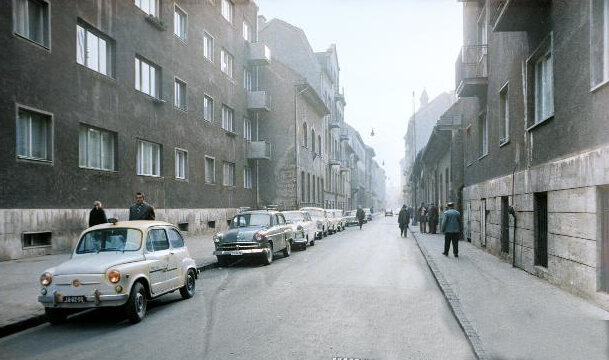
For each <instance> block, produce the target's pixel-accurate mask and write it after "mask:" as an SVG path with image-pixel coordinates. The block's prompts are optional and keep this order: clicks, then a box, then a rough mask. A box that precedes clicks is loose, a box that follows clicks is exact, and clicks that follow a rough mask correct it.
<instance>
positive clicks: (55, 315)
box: [44, 307, 69, 325]
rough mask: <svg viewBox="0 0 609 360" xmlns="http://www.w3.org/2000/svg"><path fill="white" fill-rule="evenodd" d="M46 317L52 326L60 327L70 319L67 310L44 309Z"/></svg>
mask: <svg viewBox="0 0 609 360" xmlns="http://www.w3.org/2000/svg"><path fill="white" fill-rule="evenodd" d="M44 315H45V316H46V317H47V320H48V321H49V322H50V323H51V325H60V324H63V323H65V322H66V320H67V319H68V315H69V313H68V311H67V310H66V309H54V308H47V307H45V308H44Z"/></svg>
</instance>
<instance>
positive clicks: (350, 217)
mask: <svg viewBox="0 0 609 360" xmlns="http://www.w3.org/2000/svg"><path fill="white" fill-rule="evenodd" d="M355 213H356V210H351V211H347V212H346V213H345V216H344V219H345V227H347V226H357V225H359V223H358V222H357V217H356V216H355Z"/></svg>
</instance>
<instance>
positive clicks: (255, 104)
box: [247, 91, 271, 111]
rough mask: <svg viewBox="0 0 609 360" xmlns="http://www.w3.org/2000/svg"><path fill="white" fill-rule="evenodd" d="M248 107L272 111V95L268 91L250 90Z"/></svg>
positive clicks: (253, 109)
mask: <svg viewBox="0 0 609 360" xmlns="http://www.w3.org/2000/svg"><path fill="white" fill-rule="evenodd" d="M247 109H248V110H251V111H259V110H262V111H271V95H269V93H267V92H266V91H250V92H248V93H247Z"/></svg>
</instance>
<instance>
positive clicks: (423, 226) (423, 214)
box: [417, 202, 427, 233]
mask: <svg viewBox="0 0 609 360" xmlns="http://www.w3.org/2000/svg"><path fill="white" fill-rule="evenodd" d="M417 216H418V217H419V230H420V231H421V232H422V233H426V232H427V207H426V206H425V203H424V202H422V203H421V206H420V207H419V209H418V210H417Z"/></svg>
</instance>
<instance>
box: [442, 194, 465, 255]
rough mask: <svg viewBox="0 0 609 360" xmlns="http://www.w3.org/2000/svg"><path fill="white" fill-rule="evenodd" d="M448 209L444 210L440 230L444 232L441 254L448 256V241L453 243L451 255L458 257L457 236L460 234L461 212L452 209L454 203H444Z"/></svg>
mask: <svg viewBox="0 0 609 360" xmlns="http://www.w3.org/2000/svg"><path fill="white" fill-rule="evenodd" d="M446 206H447V207H448V209H447V210H446V211H445V212H444V220H443V221H442V232H443V233H444V252H443V253H442V255H444V256H448V249H449V248H450V243H451V242H452V244H453V255H455V257H459V237H460V235H461V214H460V213H459V212H458V211H457V210H455V209H454V207H455V204H453V203H452V202H449V203H448V204H446Z"/></svg>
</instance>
